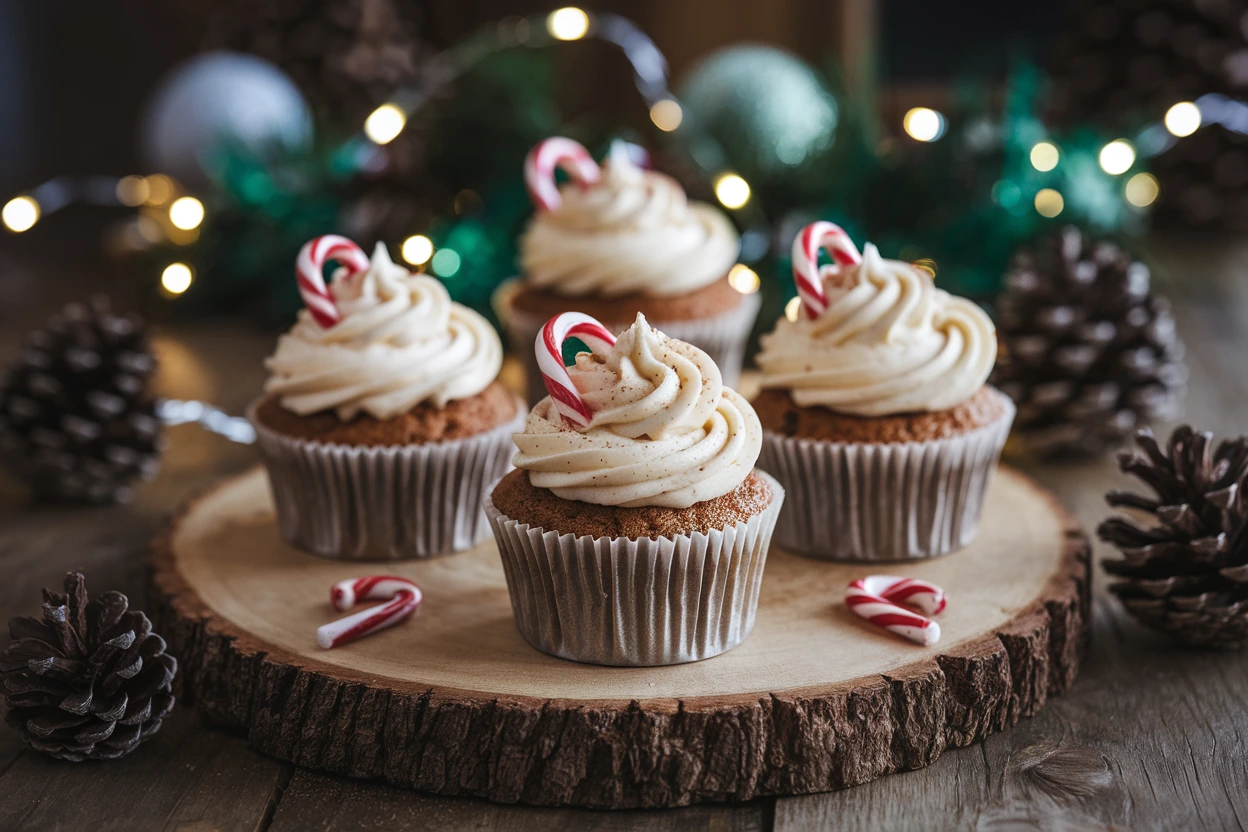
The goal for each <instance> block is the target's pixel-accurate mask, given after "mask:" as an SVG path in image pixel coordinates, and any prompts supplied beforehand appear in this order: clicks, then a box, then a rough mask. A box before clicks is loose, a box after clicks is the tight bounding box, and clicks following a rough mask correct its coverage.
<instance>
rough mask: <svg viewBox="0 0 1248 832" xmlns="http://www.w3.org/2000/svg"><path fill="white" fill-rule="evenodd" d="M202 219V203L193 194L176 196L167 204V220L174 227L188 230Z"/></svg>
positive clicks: (196, 225) (197, 226)
mask: <svg viewBox="0 0 1248 832" xmlns="http://www.w3.org/2000/svg"><path fill="white" fill-rule="evenodd" d="M203 221H204V203H202V202H200V201H199V200H198V199H196V198H195V197H193V196H183V197H178V198H177V199H175V200H174V201H173V204H172V205H170V206H169V222H171V223H173V227H174V228H180V229H182V230H183V231H190V230H191V229H192V228H199V224H200V223H201V222H203Z"/></svg>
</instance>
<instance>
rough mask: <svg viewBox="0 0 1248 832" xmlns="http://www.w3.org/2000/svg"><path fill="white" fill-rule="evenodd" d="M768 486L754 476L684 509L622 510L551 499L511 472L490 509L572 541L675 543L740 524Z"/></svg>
mask: <svg viewBox="0 0 1248 832" xmlns="http://www.w3.org/2000/svg"><path fill="white" fill-rule="evenodd" d="M773 497H774V495H773V494H772V490H771V487H770V486H768V485H767V482H766V481H765V480H764V479H763V478H762V477H760V476H759V475H758V474H757V473H755V472H751V473H750V475H749V476H748V477H746V478H745V481H744V482H742V483H741V484H740V485H738V486H737V487H736V488H735V489H733V490H732V491H730V492H728V493H727V494H724V495H722V496H720V497H715V498H714V499H711V500H705V501H703V502H700V503H694V504H693V505H691V506H689V507H688V508H661V507H656V506H641V507H637V508H621V507H619V506H600V505H594V504H593V503H582V502H580V501H579V500H565V499H563V498H562V497H556V496H555V495H554V494H553V493H551V492H550V491H549V490H547V489H545V488H537V487H536V486H534V485H533V484H532V483H530V482H529V476H528V474H527V473H526V472H525V471H520V470H516V471H512V472H511V473H510V474H508V475H507V476H505V477H503V479H502V480H501V481H500V482H499V484H498V486H497V487H496V488H495V489H494V493H493V494H492V495H491V500H492V501H493V502H494V507H495V508H497V509H498V510H499V511H501V512H502V513H503V514H505V515H507V516H508V517H510V518H511V519H513V520H516V521H518V522H521V523H527V524H529V525H530V526H534V527H537V528H542V529H546V530H548V531H555V532H558V533H559V534H561V535H562V534H572V535H576V536H577V537H582V536H586V535H588V536H590V537H619V538H629V539H630V540H636V539H638V538H642V537H649V538H659V537H667V538H674V537H678V536H680V535H689V534H693V533H694V532H702V533H703V534H707V533H709V532H711V531H712V530H714V529H723V528H725V527H727V526H731V525H735V524H736V523H738V522H740V523H745V522H748V521H749V519H750V518H751V517H753V516H755V515H756V514H759V513H760V512H762V511H763V509H765V508H767V506H769V505H770V504H771V501H772V499H773Z"/></svg>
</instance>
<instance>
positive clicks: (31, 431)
mask: <svg viewBox="0 0 1248 832" xmlns="http://www.w3.org/2000/svg"><path fill="white" fill-rule="evenodd" d="M155 368H156V358H155V356H154V355H153V354H152V348H151V344H150V342H149V341H148V337H147V332H146V330H145V328H144V327H143V325H142V323H141V322H140V321H138V320H136V319H134V318H129V317H121V316H118V315H113V314H112V313H111V312H110V311H109V306H108V301H107V300H106V299H104V298H95V299H93V300H92V301H91V302H90V304H88V305H84V304H80V303H76V304H71V305H70V306H68V307H66V308H65V311H64V312H62V313H61V314H59V315H56V316H54V317H53V318H52V320H50V321H49V322H48V325H47V327H46V328H44V329H41V330H39V331H37V332H34V333H32V334H31V335H30V337H29V338H28V339H27V340H26V344H25V346H24V348H23V349H22V352H21V356H20V357H19V359H18V363H17V365H16V366H15V367H13V368H12V369H11V370H9V372H8V373H7V374H5V375H3V376H0V463H3V464H4V467H5V468H7V469H9V470H10V471H11V472H12V473H13V474H15V475H16V476H17V477H19V478H21V479H23V480H25V481H26V482H27V483H29V485H30V486H31V487H32V488H33V489H34V490H35V492H36V493H37V494H38V495H39V496H41V497H43V498H46V499H54V500H68V501H75V502H87V503H118V502H126V501H128V500H129V499H130V498H131V496H133V488H132V487H131V484H132V483H133V481H134V480H135V479H138V478H144V479H146V478H148V477H151V476H152V475H154V474H155V473H156V469H157V468H158V467H159V465H160V454H161V450H162V448H163V436H162V433H161V427H162V426H161V423H160V420H159V419H158V418H157V416H156V402H155V400H154V399H153V398H152V397H151V396H150V395H149V394H148V392H147V386H148V381H149V379H150V377H151V375H152V373H153V371H154V370H155Z"/></svg>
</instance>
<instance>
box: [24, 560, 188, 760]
mask: <svg viewBox="0 0 1248 832" xmlns="http://www.w3.org/2000/svg"><path fill="white" fill-rule="evenodd" d="M128 604H129V602H128V601H127V600H126V596H124V595H122V594H121V593H120V592H105V593H104V594H103V595H101V596H100V597H98V598H96V599H95V600H94V601H90V602H88V600H87V590H86V583H85V581H84V579H83V577H82V575H79V574H76V573H71V574H69V575H66V576H65V593H64V594H63V595H62V594H60V593H57V592H52V591H50V590H46V589H45V590H44V591H43V620H42V621H40V620H39V619H35V618H14V619H12V620H11V621H9V635H10V637H11V638H12V639H13V643H12V644H11V645H10V646H9V648H8V649H7V650H5V651H4V652H3V653H0V688H2V689H3V690H4V695H5V696H4V698H5V703H6V704H7V705H8V707H9V712H8V715H7V717H6V721H7V722H8V723H9V725H12V726H13V727H14V728H16V729H17V730H18V731H20V732H21V734H22V739H23V740H25V741H26V743H27V744H29V745H30V746H31V747H32V748H34V749H36V750H38V751H42V752H44V753H46V754H50V755H52V756H53V757H59V758H61V759H64V760H74V761H78V760H87V759H94V760H112V759H116V758H117V757H123V756H125V755H126V754H129V753H130V752H131V751H133V750H134V749H135V748H137V747H138V745H139V743H141V742H142V741H143V740H145V739H147V738H148V737H150V736H151V735H153V734H155V733H156V732H157V731H159V730H160V724H161V720H163V719H164V718H165V717H166V716H168V714H169V711H170V710H171V709H172V708H173V701H174V700H173V693H172V692H171V686H172V683H173V677H174V674H176V673H177V671H178V663H177V661H176V660H175V659H174V658H173V657H172V656H170V655H169V654H167V653H166V652H165V641H164V639H162V638H161V637H160V636H158V635H155V634H154V633H153V632H152V622H150V621H148V619H147V616H146V615H144V614H143V613H141V612H138V611H137V610H130V609H128Z"/></svg>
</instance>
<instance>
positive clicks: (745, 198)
mask: <svg viewBox="0 0 1248 832" xmlns="http://www.w3.org/2000/svg"><path fill="white" fill-rule="evenodd" d="M715 198H716V199H718V200H719V203H720V204H721V205H723V206H724V207H725V208H734V209H735V208H740V207H742V206H743V205H745V203H747V202H749V201H750V183H749V182H746V181H745V180H744V179H742V178H741V177H740V176H738V175H737V174H735V173H724V174H721V175H720V176H719V178H718V179H716V180H715Z"/></svg>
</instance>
